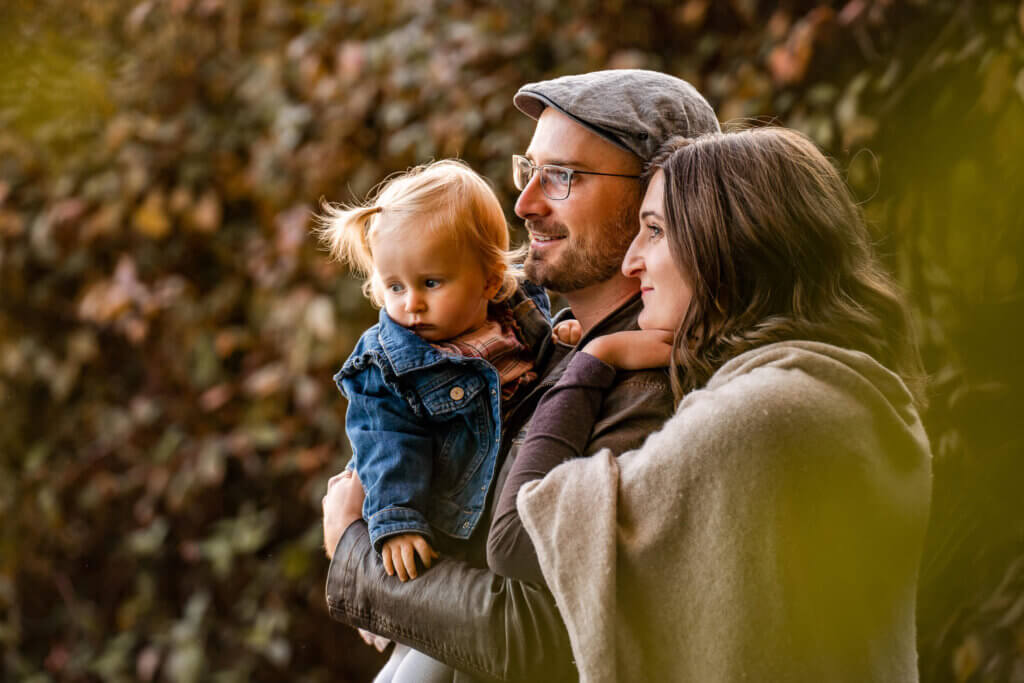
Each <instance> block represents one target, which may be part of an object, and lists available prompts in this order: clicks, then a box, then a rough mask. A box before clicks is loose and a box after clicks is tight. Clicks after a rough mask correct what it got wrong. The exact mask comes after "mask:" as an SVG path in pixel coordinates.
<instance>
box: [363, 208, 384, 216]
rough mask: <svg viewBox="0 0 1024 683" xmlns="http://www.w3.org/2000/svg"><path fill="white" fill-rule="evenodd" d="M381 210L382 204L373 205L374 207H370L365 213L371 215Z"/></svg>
mask: <svg viewBox="0 0 1024 683" xmlns="http://www.w3.org/2000/svg"><path fill="white" fill-rule="evenodd" d="M383 210H384V207H383V206H375V207H373V208H372V209H370V211H369V213H367V214H366V215H367V216H372V215H374V214H378V213H380V212H381V211H383Z"/></svg>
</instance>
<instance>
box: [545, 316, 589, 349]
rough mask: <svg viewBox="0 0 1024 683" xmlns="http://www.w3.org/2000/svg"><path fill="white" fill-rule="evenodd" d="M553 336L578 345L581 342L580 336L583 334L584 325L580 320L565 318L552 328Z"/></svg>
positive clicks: (560, 340) (570, 344)
mask: <svg viewBox="0 0 1024 683" xmlns="http://www.w3.org/2000/svg"><path fill="white" fill-rule="evenodd" d="M551 336H552V337H554V338H555V341H558V342H562V343H563V344H568V345H569V346H576V345H577V344H579V343H580V337H582V336H583V325H580V321H579V320H563V321H562V322H560V323H558V324H557V325H555V327H554V328H553V329H552V330H551Z"/></svg>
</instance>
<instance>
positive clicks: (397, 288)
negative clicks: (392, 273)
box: [388, 282, 404, 294]
mask: <svg viewBox="0 0 1024 683" xmlns="http://www.w3.org/2000/svg"><path fill="white" fill-rule="evenodd" d="M402 289H404V288H403V287H402V285H401V284H400V283H398V282H392V283H391V284H390V285H388V291H389V292H391V293H392V294H398V293H399V292H401V291H402Z"/></svg>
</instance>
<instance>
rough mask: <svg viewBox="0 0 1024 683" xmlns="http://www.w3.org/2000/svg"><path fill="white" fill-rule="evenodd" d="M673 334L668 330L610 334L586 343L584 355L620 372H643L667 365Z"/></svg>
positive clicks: (670, 353) (628, 331)
mask: <svg viewBox="0 0 1024 683" xmlns="http://www.w3.org/2000/svg"><path fill="white" fill-rule="evenodd" d="M672 336H673V335H672V333H671V332H669V331H668V330H627V331H625V332H613V333H612V334H606V335H604V336H603V337H598V338H597V339H594V340H591V341H589V342H587V345H586V346H584V347H583V352H584V353H589V354H590V355H591V356H594V357H595V358H597V359H598V360H602V361H604V362H605V363H607V364H608V365H611V366H612V367H614V368H618V369H619V370H644V369H647V368H662V367H665V366H667V365H669V362H670V360H671V358H672Z"/></svg>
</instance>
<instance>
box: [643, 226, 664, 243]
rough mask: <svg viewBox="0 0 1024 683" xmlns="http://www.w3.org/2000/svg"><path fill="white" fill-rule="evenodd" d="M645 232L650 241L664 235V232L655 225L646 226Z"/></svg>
mask: <svg viewBox="0 0 1024 683" xmlns="http://www.w3.org/2000/svg"><path fill="white" fill-rule="evenodd" d="M647 232H648V235H649V236H650V238H651V239H652V240H656V239H658V238H659V237H661V236H662V235H664V234H665V231H664V230H662V229H661V228H659V227H658V226H657V225H648V226H647Z"/></svg>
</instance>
